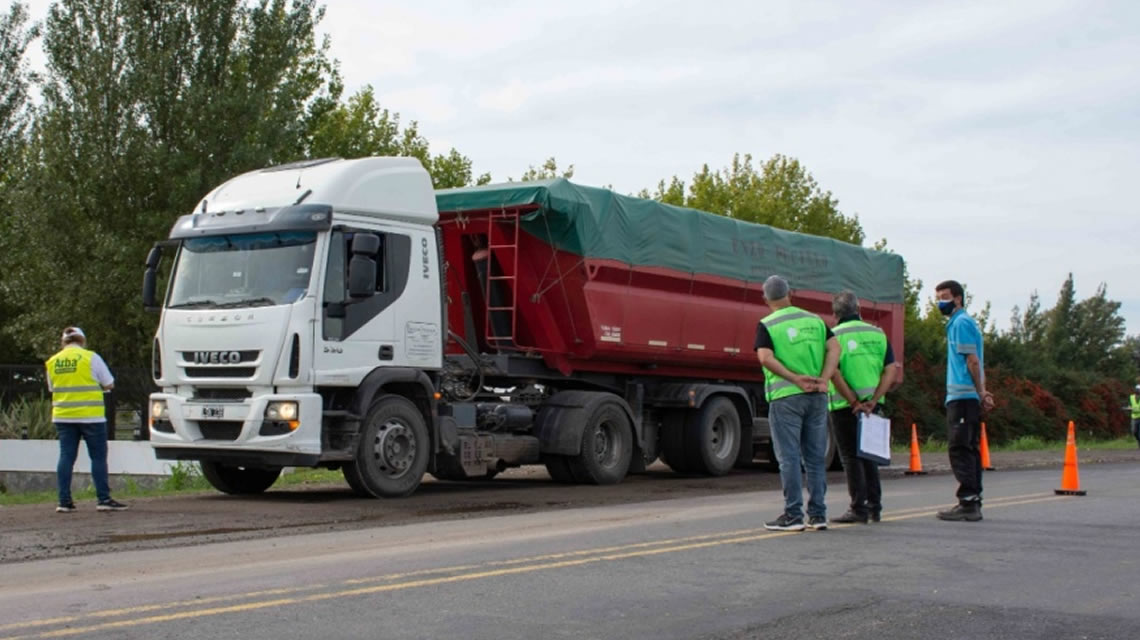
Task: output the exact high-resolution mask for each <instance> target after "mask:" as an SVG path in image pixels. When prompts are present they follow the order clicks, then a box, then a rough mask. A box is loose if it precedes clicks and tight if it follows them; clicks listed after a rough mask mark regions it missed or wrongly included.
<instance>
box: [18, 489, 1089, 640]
mask: <svg viewBox="0 0 1140 640" xmlns="http://www.w3.org/2000/svg"><path fill="white" fill-rule="evenodd" d="M1066 498H1067V496H1057V495H1050V494H1047V493H1038V494H1026V495H1024V496H1008V497H1005V498H999V499H993V500H987V501H986V505H987V508H989V509H993V508H1000V507H1007V506H1016V505H1024V504H1034V503H1038V502H1052V501H1056V500H1064V499H1066ZM922 509H924V511H920V512H913V511H914V509H906V510H899V511H898V512H894V513H897V514H898V515H892V516H890V517H884V518H883V521H884V522H896V521H901V520H911V519H914V518H919V517H923V516H931V515H934V514H935V513H937V512H936V511H931V510H930V508H929V507H922ZM906 512H912V513H906ZM851 526H859V525H833V527H834V528H846V527H851ZM760 531H761V530H759V529H741V530H736V531H731V532H722V533H719V534H705V535H698V536H689V537H685V538H673V539H667V540H658V541H653V542H639V543H634V544H629V545H621V546H614V547H599V548H594V549H584V550H580V551H569V552H564V553H555V554H546V555H540V556H532V557H527V558H519V559H514V560H501V561H495V562H489V563H485V564H482V565H459V566H453V567H446V568H439V569H424V570H420V571H412V572H404V573H394V574H388V575H386V576H377V577H373V578H361V579H353V580H347V581H345V582H344V583H342V584H343V585H349V584H359V583H362V582H380V581H385V580H393V579H401V578H406V577H414V576H417V575H431V574H434V573H445V572H456V571H469V570H471V569H479V568H482V567H491V566H503V567H504V568H499V569H488V570H483V571H474V572H470V573H460V574H457V575H449V576H441V577H438V578H425V579H419V580H410V581H405V582H396V583H392V584H379V585H373V586H366V587H357V588H352V589H340V590H336V591H328V592H324V593H315V594H311V595H307V596H296V597H287V598H277V599H274V600H263V601H257V602H249V603H245V604H238V605H231V606H226V607H215V608H208V609H193V610H189V611H182V612H177V613H170V614H165V615H158V616H150V617H145V618H134V619H127V620H118V621H114V622H106V623H100V624H94V625H89V626H85V627H72V628H68V629H57V630H54V631H44V632H39V633H35V634H34V635H24V636H7V637H4V638H0V640H22V639H25V638H59V637H66V636H72V635H78V634H81V633H90V632H94V631H105V630H110V629H121V628H125V627H135V626H142V625H149V624H159V623H163V622H174V621H177V620H185V619H190V618H199V617H208V616H215V615H222V614H226V613H238V612H245V611H255V610H258V609H265V608H269V607H277V606H284V605H291V604H299V603H306V602H319V601H323V600H331V599H335V598H344V597H351V596H360V595H369V594H375V593H383V592H388V591H399V590H405V589H415V588H420V587H428V586H435V585H441V584H450V583H456V582H467V581H471V580H481V579H485V578H494V577H501V576H507V575H517V574H524V573H533V572H536V571H548V570H552V569H564V568H569V567H577V566H582V565H587V564H594V563H598V562H608V561H615V560H624V559H628V558H636V557H644V556H652V555H659V554H663V553H679V552H682V551H692V550H696V549H705V548H710V547H717V546H723V545H727V544H740V543H744V542H756V541H760V540H767V539H770V538H779V537H784V536H791V535H799V532H796V531H775V532H767V531H766V532H764V533H759V532H760ZM575 556H585V557H575ZM557 558H572V559H566V560H559V561H554V562H543V561H544V560H550V559H557ZM527 563H531V564H527ZM509 565H522V566H513V567H512V566H509ZM326 586H328V585H310V586H306V587H294V588H283V589H271V590H266V591H256V592H250V593H246V594H238V595H231V596H214V597H210V598H202V599H197V600H193V601H183V602H174V603H167V604H153V605H143V606H138V607H128V608H123V609H115V610H108V611H102V612H95V613H92V614H86V615H84V616H70V617H63V618H51V619H43V620H34V621H28V622H18V623H12V624H8V625H4V626H2V627H0V630H15V629H17V628H29V627H40V626H49V625H54V624H63V623H67V622H75V621H78V620H82V619H85V618H106V617H116V616H120V615H129V614H134V613H146V612H149V611H155V610H160V609H172V608H177V607H180V606H191V605H202V604H208V603H213V602H217V601H221V600H233V599H242V598H256V597H260V596H266V595H281V594H285V593H296V592H300V591H311V590H313V589H320V588H324V587H326Z"/></svg>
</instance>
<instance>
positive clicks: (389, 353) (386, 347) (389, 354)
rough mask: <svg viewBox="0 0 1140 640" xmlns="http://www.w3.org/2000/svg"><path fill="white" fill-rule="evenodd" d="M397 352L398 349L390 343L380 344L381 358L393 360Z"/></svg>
mask: <svg viewBox="0 0 1140 640" xmlns="http://www.w3.org/2000/svg"><path fill="white" fill-rule="evenodd" d="M395 354H396V349H395V348H394V347H393V346H392V345H390V344H382V345H380V359H381V360H391V359H392V358H393V357H394V356H395Z"/></svg>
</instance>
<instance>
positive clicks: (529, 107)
mask: <svg viewBox="0 0 1140 640" xmlns="http://www.w3.org/2000/svg"><path fill="white" fill-rule="evenodd" d="M32 4H33V14H34V16H35V17H36V18H37V19H38V18H40V17H42V16H43V10H42V9H41V8H40V6H41V5H46V4H47V3H46V2H44V1H42V0H40V1H37V2H33V3H32ZM322 29H323V30H324V31H325V32H326V33H328V34H329V35H330V37H331V40H332V53H333V55H334V57H336V58H337V59H339V60H340V64H341V71H342V74H343V76H344V79H345V82H346V84H347V89H348V92H350V93H351V92H352V91H355V90H356V89H358V88H360V87H362V86H364V85H366V84H370V85H372V86H373V87H374V88H375V90H376V93H377V96H378V97H379V99H380V101H381V102H382V104H383V105H384V106H385V107H387V108H389V109H391V110H393V111H396V112H398V113H400V114H401V116H403V118H404V119H405V120H417V121H418V122H419V124H420V131H421V132H422V133H423V134H424V135H425V136H426V137H427V138H428V140H430V141H431V143H432V150H433V151H434V152H436V153H440V152H444V151H446V150H447V148H449V147H452V146H454V147H456V148H457V149H459V151H461V152H462V153H464V154H466V155H467V156H469V157H470V158H471V159H472V160H473V161H474V164H475V170H476V172H477V173H481V172H484V171H489V172H490V173H491V174H492V175H493V177H494V178H495V179H496V180H503V179H505V178H506V177H507V176H514V177H517V176H518V175H519V174H521V173H522V172H523V171H524V170H525V169H526V167H527V166H528V165H531V164H539V163H541V162H542V160H543V159H545V158H547V157H549V156H554V157H556V158H557V159H558V161H559V164H560V165H565V164H573V165H574V167H575V174H574V180H575V181H576V182H580V183H582V184H588V185H606V184H612V185H613V186H614V188H615V189H616V190H617V191H619V192H623V193H632V192H636V191H638V190H640V189H641V188H643V187H651V186H653V185H655V184H656V183H657V182H658V181H659V180H661V179H662V178H669V177H670V176H673V175H678V176H680V177H682V178H683V179H686V181H687V179H688V178H689V177H690V176H691V175H692V174H693V172H694V171H696V170H697V169H699V168H700V166H701V165H702V164H704V163H708V164H709V165H710V166H712V167H714V168H719V167H723V166H725V165H727V164H728V163H729V162H730V160H731V158H732V154H733V153H736V152H740V153H751V154H752V155H753V157H754V158H756V159H757V160H760V161H762V160H764V159H766V158H768V157H770V156H771V155H772V154H775V153H782V154H786V155H789V156H793V157H795V158H798V159H799V160H800V161H802V162H803V163H804V164H805V166H806V167H807V168H808V170H809V171H811V173H812V174H813V175H814V176H815V178H816V179H817V181H818V182H819V184H820V185H821V186H822V187H823V188H824V189H827V190H830V191H831V192H832V193H833V194H834V195H835V196H836V197H837V198H838V200H839V204H840V208H841V210H842V211H843V212H844V213H848V214H852V213H853V214H858V216H859V219H860V220H861V222H862V224H863V227H864V229H865V230H866V232H867V237H868V243H869V242H871V241H873V240H875V239H878V238H882V237H885V238H887V240H888V241H889V245H890V246H891V247H892V248H893V249H894V250H895V251H896V252H898V253H900V254H901V255H902V256H903V257H904V258H906V260H907V262H908V264H909V267H910V271H911V274H912V275H913V276H916V277H918V278H921V279H922V280H923V282H924V284H925V287H924V291H923V294H924V297H925V296H929V295H931V294H932V291H931V288H932V285H934V284H935V283H937V282H938V281H940V280H942V279H945V278H957V279H959V280H961V281H962V282H963V283H965V284H966V285H967V286H968V287H969V289H970V291H971V292H972V293H973V295H974V298H975V303H974V308H975V310H978V309H980V307H981V304H982V303H984V301H990V302H992V303H993V307H994V308H993V316H994V318H995V319H996V320H997V321H998V322H999V323H1000V325H1003V326H1005V325H1007V324H1008V317H1009V314H1010V310H1011V308H1012V307H1013V306H1014V305H1020V306H1022V307H1023V308H1024V306H1025V302H1026V300H1027V299H1028V297H1029V294H1030V293H1031V292H1032V291H1033V290H1035V289H1036V290H1038V291H1039V292H1040V294H1041V297H1042V303H1043V305H1044V306H1046V307H1048V306H1051V305H1052V304H1053V303H1054V302H1055V300H1056V294H1057V290H1058V289H1059V288H1060V285H1061V283H1062V281H1063V280H1064V279H1065V276H1066V274H1067V273H1068V272H1070V271H1071V272H1072V273H1073V274H1074V276H1075V279H1076V286H1077V295H1078V298H1084V297H1087V296H1090V295H1092V294H1093V293H1094V292H1095V290H1096V287H1097V285H1098V284H1100V283H1101V282H1105V283H1107V285H1108V294H1109V297H1110V298H1113V299H1116V300H1120V301H1122V302H1123V303H1124V307H1123V314H1124V316H1125V318H1126V319H1127V322H1128V331H1129V333H1133V334H1134V333H1140V216H1138V215H1137V214H1138V212H1137V204H1136V203H1137V198H1136V197H1134V196H1133V194H1132V189H1131V188H1129V187H1128V186H1127V185H1128V184H1134V183H1133V180H1137V178H1138V177H1140V4H1138V3H1135V2H1064V1H1055V0H1024V1H1012V0H1004V1H1001V2H992V1H987V2H963V1H961V0H956V1H952V2H897V1H891V2H888V1H882V2H871V1H850V2H841V1H835V2H807V1H803V0H798V1H796V2H790V1H789V2H770V1H767V0H739V1H735V0H723V1H717V0H704V1H703V2H692V1H691V0H686V1H684V2H680V1H673V0H652V1H649V0H645V1H636V0H606V1H595V0H575V1H573V2H555V1H553V0H549V1H535V0H529V1H520V2H515V1H512V0H479V1H470V2H461V1H459V0H454V1H447V2H445V1H440V0H418V1H404V0H392V1H386V0H329V1H328V9H327V15H326V18H325V21H324V23H323V24H322Z"/></svg>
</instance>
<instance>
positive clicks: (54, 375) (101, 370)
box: [45, 327, 127, 513]
mask: <svg viewBox="0 0 1140 640" xmlns="http://www.w3.org/2000/svg"><path fill="white" fill-rule="evenodd" d="M62 344H63V348H62V349H61V350H60V351H59V353H57V354H55V355H54V356H52V357H51V358H48V360H47V362H46V363H45V364H46V365H47V380H48V389H50V390H51V419H52V422H54V423H55V428H56V431H57V432H58V433H59V464H58V465H57V466H56V479H57V480H58V482H59V505H58V506H57V507H56V508H55V510H56V511H58V512H59V513H70V512H72V511H75V502H74V501H73V500H72V499H71V471H72V469H73V468H74V467H75V459H76V457H77V456H78V455H79V439H80V438H82V439H83V441H84V442H85V443H86V444H87V455H88V456H90V458H91V481H92V482H93V483H94V484H95V495H96V497H97V499H98V500H99V502H98V504H97V505H96V506H95V509H96V510H98V511H123V510H124V509H126V508H127V505H125V504H123V503H121V502H118V501H116V500H114V499H113V498H111V488H110V486H109V483H108V476H107V418H106V415H105V413H104V410H103V393H104V392H105V391H110V390H111V389H112V388H113V387H114V386H115V379H114V378H113V377H111V371H110V370H109V369H108V368H107V364H106V363H105V362H103V359H102V358H100V357H99V354H97V353H95V352H94V351H89V350H87V349H86V348H85V347H86V344H87V337H86V336H85V335H84V334H83V330H82V329H80V328H79V327H68V328H66V329H64V330H63V338H62Z"/></svg>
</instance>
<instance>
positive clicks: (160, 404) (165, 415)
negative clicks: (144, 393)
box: [150, 400, 170, 420]
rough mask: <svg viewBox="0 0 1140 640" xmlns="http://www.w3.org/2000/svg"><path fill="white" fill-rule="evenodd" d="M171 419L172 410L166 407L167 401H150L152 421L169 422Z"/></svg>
mask: <svg viewBox="0 0 1140 640" xmlns="http://www.w3.org/2000/svg"><path fill="white" fill-rule="evenodd" d="M169 418H170V408H169V407H167V406H166V401H165V400H151V401H150V419H151V420H167V419H169Z"/></svg>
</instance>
